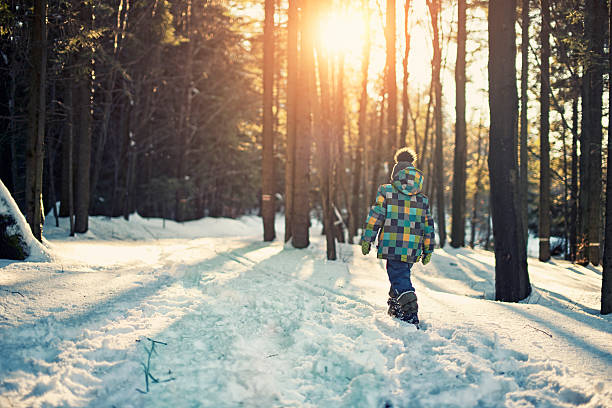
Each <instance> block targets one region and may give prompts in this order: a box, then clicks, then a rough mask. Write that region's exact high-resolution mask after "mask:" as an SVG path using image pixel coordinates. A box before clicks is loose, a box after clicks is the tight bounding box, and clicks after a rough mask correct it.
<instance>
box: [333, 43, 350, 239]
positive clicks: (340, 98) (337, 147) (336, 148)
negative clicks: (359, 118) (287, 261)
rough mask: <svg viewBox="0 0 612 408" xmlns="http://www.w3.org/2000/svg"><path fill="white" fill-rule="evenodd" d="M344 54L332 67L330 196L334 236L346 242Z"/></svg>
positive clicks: (347, 174) (347, 182)
mask: <svg viewBox="0 0 612 408" xmlns="http://www.w3.org/2000/svg"><path fill="white" fill-rule="evenodd" d="M344 58H345V56H344V54H341V55H339V56H338V58H337V60H336V61H337V62H336V68H335V69H334V72H335V73H336V75H335V81H334V82H335V84H334V86H333V89H334V90H335V92H334V100H335V103H334V113H333V121H334V126H333V129H334V136H333V138H332V141H333V149H332V157H333V158H336V160H332V162H331V163H332V164H333V165H334V166H333V172H332V174H331V176H332V181H333V185H332V193H333V194H332V198H333V204H334V211H333V213H334V214H335V215H336V217H335V219H336V220H335V221H334V226H335V228H334V230H335V234H336V238H337V239H338V242H342V243H344V242H346V240H345V237H344V235H345V233H344V227H345V223H344V219H343V217H342V212H341V211H340V208H346V209H347V211H349V218H350V210H351V208H350V206H349V200H348V188H347V184H350V178H349V175H350V173H348V172H347V171H346V164H345V161H344V157H345V146H344V130H345V126H344V125H345V123H344V115H345V107H344V99H345V97H344Z"/></svg>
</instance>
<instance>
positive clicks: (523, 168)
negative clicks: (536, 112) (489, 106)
mask: <svg viewBox="0 0 612 408" xmlns="http://www.w3.org/2000/svg"><path fill="white" fill-rule="evenodd" d="M522 1H523V4H522V6H523V7H522V8H523V10H522V23H523V24H522V33H521V135H520V140H519V155H520V158H519V160H520V168H519V176H520V193H521V196H520V197H521V219H522V221H523V228H524V229H525V231H524V232H523V235H524V237H525V242H527V239H528V236H529V227H528V222H529V220H528V197H527V192H528V186H529V175H528V160H529V156H528V151H527V135H528V129H529V122H528V119H527V110H528V105H529V100H528V98H529V96H528V95H527V89H528V87H529V23H530V17H529V9H530V6H529V0H522Z"/></svg>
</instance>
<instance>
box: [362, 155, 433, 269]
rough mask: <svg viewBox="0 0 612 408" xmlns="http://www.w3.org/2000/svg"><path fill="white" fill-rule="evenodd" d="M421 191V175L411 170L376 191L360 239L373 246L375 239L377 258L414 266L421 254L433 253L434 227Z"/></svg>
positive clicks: (414, 169)
mask: <svg viewBox="0 0 612 408" xmlns="http://www.w3.org/2000/svg"><path fill="white" fill-rule="evenodd" d="M422 187H423V173H421V171H420V170H418V169H416V168H415V167H412V166H409V167H407V168H405V169H402V170H400V171H399V172H398V173H397V174H396V175H395V177H394V178H393V179H392V180H391V184H383V185H382V186H380V187H378V193H377V194H376V204H375V205H374V206H373V207H372V209H371V210H370V213H369V214H368V218H367V220H366V226H365V228H364V231H363V236H362V237H361V240H362V241H367V242H370V243H373V242H374V241H376V236H377V235H378V253H377V256H378V258H381V259H391V260H396V261H402V262H408V263H415V262H418V260H419V257H420V256H421V255H422V254H423V253H425V254H427V253H430V252H433V250H434V243H435V236H434V223H433V218H432V217H431V213H430V212H429V200H428V198H427V197H426V196H425V195H424V194H423V193H421V189H422ZM381 227H382V228H381ZM379 230H380V234H378V232H379Z"/></svg>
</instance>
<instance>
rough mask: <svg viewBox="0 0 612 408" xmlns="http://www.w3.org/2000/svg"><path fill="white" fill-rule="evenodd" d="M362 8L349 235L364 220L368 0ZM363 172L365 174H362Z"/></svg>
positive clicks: (355, 233) (368, 41) (368, 37)
mask: <svg viewBox="0 0 612 408" xmlns="http://www.w3.org/2000/svg"><path fill="white" fill-rule="evenodd" d="M362 8H364V9H365V10H366V13H367V15H366V24H365V27H366V30H365V35H366V38H365V41H364V43H363V56H362V60H361V96H360V97H359V119H358V121H357V127H358V132H359V135H358V137H359V140H358V142H357V149H356V152H355V172H354V174H353V194H352V198H353V201H352V211H351V220H350V223H349V237H351V236H355V235H357V228H359V225H360V224H361V223H362V222H363V221H364V220H362V219H361V217H359V215H360V214H361V211H360V209H361V205H362V202H363V200H362V197H361V195H360V193H361V191H360V188H359V187H360V186H361V185H362V179H363V178H365V174H366V172H365V171H363V161H364V160H365V156H364V152H365V148H366V133H367V129H366V125H367V123H366V122H367V110H368V70H369V67H370V35H369V33H370V30H369V26H370V24H369V23H370V11H369V10H370V9H369V7H368V3H367V0H363V2H362ZM362 173H363V175H362Z"/></svg>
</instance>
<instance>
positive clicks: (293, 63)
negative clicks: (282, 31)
mask: <svg viewBox="0 0 612 408" xmlns="http://www.w3.org/2000/svg"><path fill="white" fill-rule="evenodd" d="M298 24H299V22H298V7H297V0H289V11H288V20H287V30H288V33H287V152H286V162H285V163H286V164H285V166H286V167H285V242H287V241H289V240H290V239H291V236H292V230H291V226H292V220H293V198H294V197H293V194H294V188H293V185H294V182H295V139H296V131H297V128H296V124H297V104H298V100H297V87H298V82H297V80H298Z"/></svg>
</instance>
